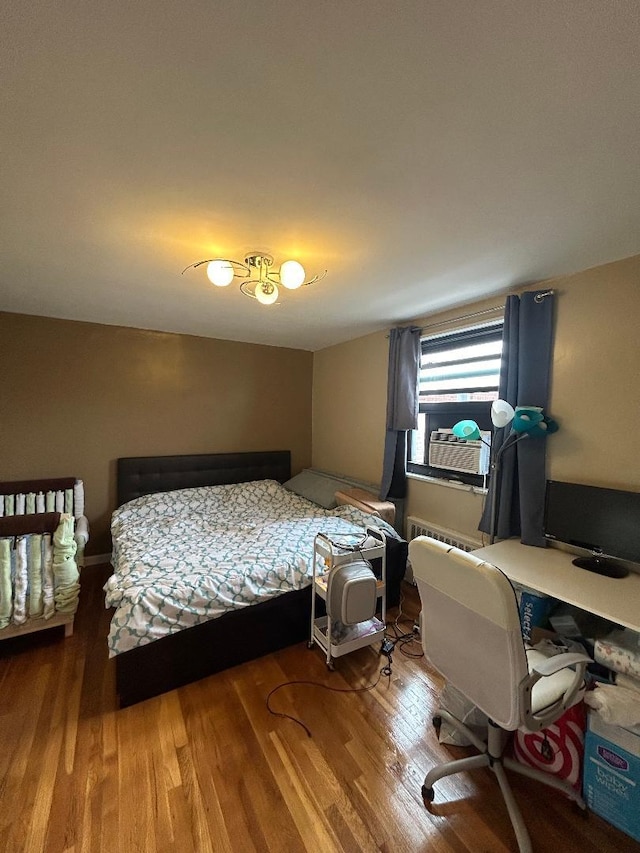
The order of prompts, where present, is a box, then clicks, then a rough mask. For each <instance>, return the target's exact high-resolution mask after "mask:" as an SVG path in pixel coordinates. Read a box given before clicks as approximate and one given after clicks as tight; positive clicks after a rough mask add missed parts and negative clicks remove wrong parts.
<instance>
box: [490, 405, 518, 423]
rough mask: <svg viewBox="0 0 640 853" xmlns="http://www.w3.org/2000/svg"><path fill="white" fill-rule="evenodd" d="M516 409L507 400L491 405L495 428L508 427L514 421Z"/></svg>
mask: <svg viewBox="0 0 640 853" xmlns="http://www.w3.org/2000/svg"><path fill="white" fill-rule="evenodd" d="M513 415H514V409H513V406H512V405H511V404H510V403H507V401H506V400H494V401H493V403H492V404H491V422H492V424H493V425H494V427H498V428H501V427H506V425H507V424H508V423H509V421H512V420H513Z"/></svg>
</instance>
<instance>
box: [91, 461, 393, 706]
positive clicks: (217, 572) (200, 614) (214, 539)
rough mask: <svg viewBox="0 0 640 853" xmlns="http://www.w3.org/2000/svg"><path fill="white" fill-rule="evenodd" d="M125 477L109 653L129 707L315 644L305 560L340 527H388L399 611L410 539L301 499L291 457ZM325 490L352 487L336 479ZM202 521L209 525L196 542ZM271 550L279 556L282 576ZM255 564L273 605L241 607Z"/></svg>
mask: <svg viewBox="0 0 640 853" xmlns="http://www.w3.org/2000/svg"><path fill="white" fill-rule="evenodd" d="M117 473H118V503H119V508H118V509H117V510H116V511H115V513H114V515H113V519H112V537H113V547H114V553H113V563H114V573H113V575H112V576H111V577H110V578H109V580H108V581H107V584H106V585H105V591H106V601H107V605H108V606H114V607H115V608H116V609H115V612H114V615H113V618H112V623H111V629H110V633H109V651H110V655H111V656H113V657H114V658H115V666H116V687H117V692H118V697H119V703H120V707H125V706H127V705H131V704H133V703H135V702H139V701H141V700H143V699H146V698H149V697H151V696H155V695H158V694H160V693H163V692H165V691H167V690H171V689H174V688H175V687H179V686H181V685H184V684H188V683H190V682H192V681H195V680H197V679H200V678H203V677H205V676H206V675H210V674H212V673H215V672H219V671H221V670H223V669H227V668H228V667H231V666H235V665H237V664H240V663H243V662H245V661H248V660H252V659H254V658H257V657H261V656H262V655H265V654H268V653H270V652H273V651H277V650H278V649H281V648H284V647H286V646H289V645H293V644H295V643H298V642H301V641H303V640H306V639H308V633H309V613H310V603H311V587H310V577H309V576H308V573H307V571H306V569H307V568H310V567H309V566H308V565H307V566H306V567H305V565H304V563H305V561H307V563H308V562H310V555H311V552H312V548H313V535H311V538H310V539H309V535H310V531H311V530H317V529H320V530H322V529H326V526H327V523H328V522H329V523H330V525H331V527H332V528H333V529H335V530H341V531H344V530H345V529H346V527H345V525H346V526H351V528H353V530H354V531H355V530H356V529H361V530H363V529H364V528H365V527H366V526H367V524H372V523H374V522H375V523H376V526H380V527H382V528H385V532H386V533H387V534H388V539H387V577H388V588H389V593H388V598H387V602H388V605H389V606H393V604H394V603H397V600H398V598H399V589H400V581H401V579H402V577H403V575H404V569H405V566H406V553H407V544H406V542H404V541H403V540H401V539H400V538H399V537H397V534H395V532H394V531H393V529H392V528H390V527H389V526H388V525H386V524H385V522H384V521H382V520H381V519H379V518H374V517H372V516H371V515H367V514H365V513H363V512H362V511H361V510H359V509H356V508H354V507H350V506H341V507H338V508H336V509H335V510H327V509H325V508H324V506H321V505H319V504H316V503H314V502H313V501H309V500H307V499H306V498H304V497H302V495H301V494H299V493H297V492H296V491H294V490H295V488H296V485H295V481H296V478H293V479H292V478H291V477H290V454H289V451H266V452H252V453H222V454H221V453H218V454H199V455H192V456H161V457H135V458H127V459H119V460H118V463H117ZM283 483H286V484H287V488H283V486H282V484H283ZM239 484H245V485H244V486H240V485H239ZM212 486H213V487H215V488H213V489H211V488H209V487H212ZM323 488H324V491H325V493H328V492H329V491H330V490H331V489H332V488H333V489H334V491H335V490H338V489H339V488H340V485H339V483H338V485H337V486H336V485H335V483H333V482H331V481H329V482H327V483H324V485H323ZM298 491H300V490H298ZM320 500H321V502H322V499H320ZM252 502H253V503H252ZM324 503H326V501H324ZM334 506H335V504H334ZM247 513H248V515H247ZM252 513H253V515H252ZM214 522H215V523H214ZM194 524H195V525H196V526H198V525H201V527H199V528H198V529H199V534H198V537H197V542H196V544H195V545H193V541H194V540H193V536H192V534H193V525H194ZM305 525H306V527H305ZM285 530H286V533H287V537H289V538H291V536H293V540H294V544H288V542H289V539H288V538H286V537H284V534H283V531H285ZM354 535H355V534H354ZM273 536H275V539H273V538H269V537H273ZM189 537H191V538H189ZM265 537H267V538H265ZM296 537H297V543H298V552H297V553H296V550H295V540H296ZM305 537H306V538H305ZM163 540H166V542H167V543H169V548H168V549H166V550H165V551H164V552H163V551H162V547H163V545H162V542H163ZM302 542H304V547H302V546H301V545H300V543H302ZM301 547H302V551H303V552H304V553H301V551H300V548H301ZM159 549H160V550H159ZM251 552H253V554H254V557H255V559H254V557H252V556H251ZM265 552H271V555H272V556H273V555H274V554H276V555H277V556H278V559H277V561H276V562H277V563H278V566H277V567H276V568H274V567H271V568H270V567H269V565H268V561H267V559H266V556H265ZM212 559H213V562H214V565H213V566H211V560H212ZM234 561H235V566H234ZM250 564H251V565H252V568H251V573H250V574H245V576H246V577H250V578H252V579H253V582H254V583H255V585H257V586H260V587H261V591H262V592H264V591H265V590H266V592H267V595H266V598H259V597H258V596H257V595H254V594H253V593H254V591H255V590H250V595H249V596H248V597H247V596H246V594H244V593H242V594H241V596H240V597H241V600H240V607H239V608H235V607H233V608H232V606H231V605H232V604H233V602H231V599H233V598H234V597H237V595H238V590H237V589H236V588H235V586H234V583H235V579H236V578H237V576H238V575H239V574H242V572H241V571H240V568H241V567H242V566H244V565H247V566H248V565H250ZM283 566H284V569H283ZM279 573H280V574H279ZM230 578H231V580H230ZM185 587H188V591H187V592H186V593H185ZM221 590H222V593H223V594H222V595H220V592H221ZM185 595H186V597H187V598H188V606H186V605H184V596H185ZM181 596H182V597H181ZM254 601H255V603H253V602H254ZM235 603H236V604H237V603H238V602H237V601H236V602H235ZM181 609H185V610H189V614H188V618H187V620H186V626H185V624H184V621H185V620H184V619H183V618H182V616H183V614H180V616H181V620H182V623H183V624H178V621H177V614H178V611H180V610H181Z"/></svg>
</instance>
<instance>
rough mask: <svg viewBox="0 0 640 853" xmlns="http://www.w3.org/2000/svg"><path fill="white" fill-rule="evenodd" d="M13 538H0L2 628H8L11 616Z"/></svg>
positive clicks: (0, 609) (0, 608) (0, 623)
mask: <svg viewBox="0 0 640 853" xmlns="http://www.w3.org/2000/svg"><path fill="white" fill-rule="evenodd" d="M12 607H13V593H12V590H11V540H10V539H0V628H6V627H7V625H8V624H9V619H10V618H11V610H12Z"/></svg>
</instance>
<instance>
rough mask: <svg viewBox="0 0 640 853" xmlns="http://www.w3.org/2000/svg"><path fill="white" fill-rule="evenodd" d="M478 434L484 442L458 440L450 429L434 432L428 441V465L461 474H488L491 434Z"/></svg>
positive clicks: (487, 432) (482, 432)
mask: <svg viewBox="0 0 640 853" xmlns="http://www.w3.org/2000/svg"><path fill="white" fill-rule="evenodd" d="M480 434H481V435H482V438H483V439H484V441H480V440H478V441H469V440H468V439H466V438H458V437H457V436H455V435H454V434H453V430H450V429H437V430H434V431H433V432H432V433H431V438H430V439H429V465H431V466H432V467H433V468H446V469H447V470H449V471H461V472H462V473H463V474H483V475H484V474H488V473H489V461H490V460H489V456H490V451H491V433H490V432H489V431H481V433H480ZM485 442H487V443H486V444H485Z"/></svg>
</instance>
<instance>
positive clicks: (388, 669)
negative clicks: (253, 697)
mask: <svg viewBox="0 0 640 853" xmlns="http://www.w3.org/2000/svg"><path fill="white" fill-rule="evenodd" d="M388 657H389V663H388V664H386V665H385V666H383V667H382V669H381V670H380V672H379V674H378V677H377V678H376V680H375V681H374V682H373V684H366V685H365V686H364V687H332V686H331V685H330V684H323V683H322V682H321V681H285V682H283V683H282V684H278V685H277V686H276V687H274V688H273V690H271V691H269V695H268V696H267V711H268V712H269V713H270V714H273V715H274V717H284V718H285V719H287V720H291V721H292V722H293V723H297V724H298V725H299V726H301V727H302V728H303V729H304V730H305V732H306V733H307V737H312V734H311V730H310V729H309V727H308V726H307V725H306V724H305V723H303V722H302V720H299V719H298V718H297V717H294V716H293V715H292V714H285V713H284V711H274V710H273V708H272V707H271V697H272V696H273V694H274V693H275V692H276V691H278V690H280V689H281V688H283V687H290V686H292V685H296V684H297V685H303V686H307V687H322V688H323V689H324V690H330V691H331V692H332V693H366V692H368V691H369V690H373V689H374V687H377V686H378V684H379V683H380V679H381V678H382V676H385V677H389V678H390V677H391V654H389V656H388Z"/></svg>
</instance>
